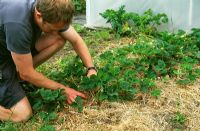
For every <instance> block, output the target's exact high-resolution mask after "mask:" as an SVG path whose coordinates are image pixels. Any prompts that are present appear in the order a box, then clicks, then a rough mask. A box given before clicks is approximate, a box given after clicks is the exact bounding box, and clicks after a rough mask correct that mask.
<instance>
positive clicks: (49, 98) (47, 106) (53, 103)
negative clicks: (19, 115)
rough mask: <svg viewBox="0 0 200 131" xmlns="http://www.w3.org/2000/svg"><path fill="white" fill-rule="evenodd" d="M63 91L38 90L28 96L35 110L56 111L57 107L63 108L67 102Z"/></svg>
mask: <svg viewBox="0 0 200 131" xmlns="http://www.w3.org/2000/svg"><path fill="white" fill-rule="evenodd" d="M62 91H63V90H61V89H58V90H55V91H51V90H49V89H43V88H42V89H38V90H37V91H35V92H30V93H29V94H28V96H29V98H30V101H31V104H32V105H33V109H34V110H41V109H43V110H46V111H48V112H51V111H55V110H56V108H57V106H60V107H63V105H64V101H65V100H66V97H65V95H63V94H62Z"/></svg>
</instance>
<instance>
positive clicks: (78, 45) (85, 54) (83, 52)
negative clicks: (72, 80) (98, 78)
mask: <svg viewBox="0 0 200 131" xmlns="http://www.w3.org/2000/svg"><path fill="white" fill-rule="evenodd" d="M61 36H62V37H63V38H64V39H66V40H68V41H69V42H70V43H71V44H72V46H73V48H74V50H75V51H76V53H77V54H78V55H79V56H80V57H81V59H82V61H83V63H84V65H85V66H86V67H87V68H88V67H93V66H94V64H93V61H92V57H91V55H90V53H89V50H88V48H87V46H86V44H85V42H84V41H83V39H82V38H81V36H80V35H79V34H78V33H77V32H76V31H75V29H74V28H73V27H72V26H70V27H69V29H68V30H67V31H65V32H62V33H61ZM92 74H96V71H95V70H90V71H89V72H88V76H90V75H92Z"/></svg>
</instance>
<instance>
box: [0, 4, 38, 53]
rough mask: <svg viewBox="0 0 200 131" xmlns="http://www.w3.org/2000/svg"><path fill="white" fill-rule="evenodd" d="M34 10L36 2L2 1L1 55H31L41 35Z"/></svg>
mask: <svg viewBox="0 0 200 131" xmlns="http://www.w3.org/2000/svg"><path fill="white" fill-rule="evenodd" d="M34 8H35V0H0V55H4V56H5V55H10V52H15V53H18V54H27V53H30V51H31V47H32V46H34V44H35V42H36V39H37V37H38V36H40V34H41V30H40V29H39V28H38V27H37V26H36V24H35V23H34V16H33V15H34Z"/></svg>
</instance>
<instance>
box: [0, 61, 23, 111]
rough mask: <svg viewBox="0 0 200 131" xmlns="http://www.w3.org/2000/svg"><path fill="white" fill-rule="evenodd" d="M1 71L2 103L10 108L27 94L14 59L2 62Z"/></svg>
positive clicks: (0, 92) (0, 103) (0, 94)
mask: <svg viewBox="0 0 200 131" xmlns="http://www.w3.org/2000/svg"><path fill="white" fill-rule="evenodd" d="M0 73H1V74H0V76H1V77H0V78H1V79H0V105H1V106H3V107H5V108H8V109H9V108H11V107H12V106H14V105H15V104H16V103H17V102H19V101H20V100H21V99H22V98H24V97H25V96H26V95H25V92H24V91H23V89H22V87H21V85H20V83H19V76H18V73H17V71H16V67H15V65H14V63H13V61H12V60H6V61H3V62H1V63H0Z"/></svg>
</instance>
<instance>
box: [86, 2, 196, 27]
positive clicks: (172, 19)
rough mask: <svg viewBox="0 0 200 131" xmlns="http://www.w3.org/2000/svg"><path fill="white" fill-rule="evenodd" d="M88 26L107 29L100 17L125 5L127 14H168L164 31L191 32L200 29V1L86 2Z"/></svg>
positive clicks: (104, 21)
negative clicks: (106, 11)
mask: <svg viewBox="0 0 200 131" xmlns="http://www.w3.org/2000/svg"><path fill="white" fill-rule="evenodd" d="M86 4H87V5H86V6H87V8H86V26H88V27H107V26H109V24H106V20H105V19H103V17H101V16H100V15H99V13H103V12H104V11H105V10H106V9H114V10H118V9H119V7H120V6H122V5H125V9H126V11H127V12H136V13H139V14H142V13H143V12H144V11H146V10H147V9H152V10H153V11H154V13H166V14H167V16H168V18H169V23H168V24H165V25H163V26H162V27H161V28H162V29H169V30H177V29H184V30H187V31H188V30H190V29H191V28H200V0H86Z"/></svg>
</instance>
